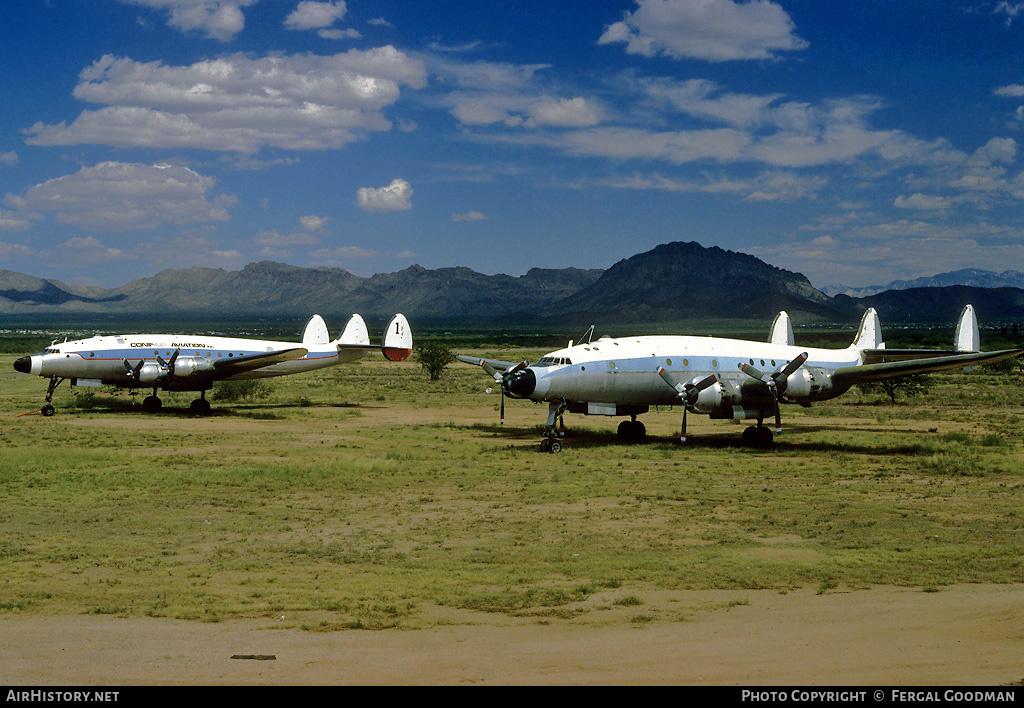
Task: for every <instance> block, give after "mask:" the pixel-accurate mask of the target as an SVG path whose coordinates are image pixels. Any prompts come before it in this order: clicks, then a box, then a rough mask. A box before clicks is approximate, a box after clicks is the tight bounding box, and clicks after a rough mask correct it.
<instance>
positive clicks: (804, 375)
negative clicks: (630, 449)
mask: <svg viewBox="0 0 1024 708" xmlns="http://www.w3.org/2000/svg"><path fill="white" fill-rule="evenodd" d="M954 345H955V350H953V351H936V350H920V349H886V348H885V344H884V342H883V341H882V332H881V326H880V325H879V320H878V314H877V313H876V312H875V310H874V309H869V310H868V311H867V312H866V313H864V317H863V319H862V320H861V323H860V329H859V331H858V332H857V336H856V338H855V339H854V341H853V344H851V345H850V346H849V347H847V348H845V349H804V348H800V347H797V346H795V345H794V343H793V328H792V324H791V323H790V319H789V315H787V314H786V313H785V312H780V313H779V315H778V316H777V317H776V318H775V322H774V323H773V325H772V331H771V335H770V336H769V338H768V341H767V342H754V341H748V340H739V339H722V338H716V337H694V336H643V337H619V338H615V339H612V338H610V337H601V338H600V339H598V340H597V341H596V342H595V341H589V340H588V341H586V342H580V343H578V344H575V345H574V344H573V343H572V342H571V341H570V342H569V346H568V347H566V348H565V349H559V350H558V351H553V352H551V353H550V354H547V355H545V356H543V357H541V358H540V359H539V360H538V361H537V362H536V363H535V364H533V365H530V364H529V362H525V361H524V362H521V363H518V364H516V363H514V362H506V361H492V360H487V359H481V358H479V357H470V356H461V355H460V356H459V357H458V358H459V360H460V361H463V362H466V363H469V364H475V365H478V366H481V367H483V368H484V370H485V371H487V373H488V374H490V375H491V377H493V378H494V380H495V382H497V383H498V384H499V385H500V387H501V393H502V410H503V412H502V417H503V418H504V397H505V396H506V395H507V396H510V397H512V398H521V399H529V400H532V401H535V402H542V401H543V402H547V403H548V420H547V430H546V431H545V433H544V440H543V442H542V443H541V449H542V450H544V451H547V452H558V451H559V450H561V448H562V444H561V442H559V440H558V438H559V437H561V436H562V435H564V427H565V426H564V422H563V420H562V416H563V414H564V413H566V412H569V413H583V414H586V415H607V416H627V415H628V416H630V420H628V421H622V423H621V424H620V425H619V429H618V433H619V436H620V437H622V438H625V439H639V438H643V437H644V436H645V434H646V430H645V428H644V425H643V423H641V422H639V421H637V419H636V417H637V416H638V415H640V414H642V413H646V412H647V411H648V410H649V408H650V407H651V406H670V405H681V406H682V407H683V423H682V429H681V432H680V440H681V441H682V442H686V413H687V411H692V412H694V413H703V414H706V415H708V416H710V417H711V418H714V419H733V420H757V425H756V426H750V427H748V428H747V429H746V430H744V433H743V441H744V442H745V443H746V444H750V445H756V446H768V445H770V444H771V443H772V440H773V436H772V431H771V429H770V428H768V427H766V426H765V425H764V424H763V421H764V419H765V418H768V417H770V416H773V415H774V416H775V432H776V434H778V433H781V432H782V423H781V414H780V409H779V408H780V407H779V404H780V403H797V404H800V405H803V406H809V405H810V404H811V403H812V402H813V401H822V400H826V399H829V398H835V397H836V396H839V395H841V394H843V393H845V392H846V391H847V390H849V388H850V387H851V386H853V385H854V384H858V383H865V382H870V381H879V380H881V379H886V378H893V377H899V376H909V375H913V374H923V373H929V372H934V371H943V370H948V369H962V368H970V367H974V366H977V365H980V364H988V363H992V362H996V361H1000V360H1002V359H1008V358H1010V357H1015V356H1020V355H1021V354H1024V349H1007V350H1002V351H995V352H981V351H980V349H981V347H980V336H979V331H978V320H977V317H976V315H975V312H974V308H973V307H971V306H970V305H968V306H967V307H965V308H964V310H963V312H962V313H961V315H960V321H959V323H958V325H957V328H956V334H955V335H954Z"/></svg>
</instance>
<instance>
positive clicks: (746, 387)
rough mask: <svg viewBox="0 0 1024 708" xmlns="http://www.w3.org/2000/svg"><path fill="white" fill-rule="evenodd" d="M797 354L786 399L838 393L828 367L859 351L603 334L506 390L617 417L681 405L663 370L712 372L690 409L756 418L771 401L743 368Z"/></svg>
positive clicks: (681, 374)
mask: <svg viewBox="0 0 1024 708" xmlns="http://www.w3.org/2000/svg"><path fill="white" fill-rule="evenodd" d="M739 353H742V354H743V355H744V356H738V354H739ZM803 354H806V355H807V360H806V362H805V363H804V365H803V366H802V367H801V368H800V369H799V370H798V371H797V372H795V373H794V374H792V375H791V376H790V378H789V381H788V386H787V394H786V396H787V400H788V401H792V402H810V401H817V400H824V399H827V398H832V397H834V396H838V395H840V394H841V393H843V391H844V390H845V388H844V389H843V390H837V389H835V388H834V387H833V386H832V385H831V381H830V379H829V372H831V371H833V370H835V369H836V368H839V367H844V366H856V365H858V364H860V363H861V358H860V353H859V352H858V351H857V350H854V349H839V350H832V349H808V348H805V347H796V346H789V345H780V344H771V343H767V342H765V343H760V342H751V341H741V340H735V339H725V338H717V337H694V336H642V337H622V338H616V339H611V338H607V337H605V338H602V339H600V340H597V341H595V342H589V343H586V344H577V345H575V346H570V347H566V348H564V349H559V350H557V351H553V352H551V353H550V354H548V355H546V356H544V357H542V358H541V359H540V360H539V361H537V362H536V363H534V364H533V365H532V366H529V367H526V368H524V369H521V370H520V371H517V372H513V373H512V374H511V375H510V377H509V381H508V382H507V385H506V392H507V393H508V395H510V396H512V397H515V398H528V399H530V400H534V401H547V402H552V401H558V400H561V399H564V400H565V401H569V402H575V401H585V402H587V403H588V404H591V407H592V410H590V411H583V412H591V413H598V412H602V411H600V410H599V408H600V404H607V405H609V406H617V407H618V408H619V412H617V413H616V412H613V411H612V410H611V409H607V413H606V414H608V415H622V414H624V413H623V412H628V409H629V408H630V407H646V406H651V405H673V404H676V405H678V404H679V403H680V399H679V395H678V393H677V391H676V390H675V389H674V388H672V387H671V386H668V385H666V382H665V380H664V379H663V378H662V376H661V375H659V369H661V368H664V369H665V370H666V371H667V372H669V374H671V375H672V376H673V377H675V378H677V379H678V380H680V381H681V382H692V383H696V382H698V381H700V380H702V379H704V378H705V377H707V376H708V375H710V374H715V375H716V376H717V377H718V381H717V383H715V384H714V385H713V386H710V387H709V388H707V389H706V390H703V391H702V392H701V393H700V396H699V397H698V398H697V400H696V401H694V403H693V407H694V409H696V410H698V411H700V412H703V413H710V414H712V415H713V416H714V417H729V418H732V417H741V416H739V415H738V414H739V413H741V412H742V411H739V410H734V408H735V407H737V406H738V407H740V408H745V409H747V410H746V413H748V414H749V415H744V416H742V417H758V415H763V414H764V410H765V409H767V408H773V407H774V403H773V401H772V398H771V396H770V392H769V391H768V390H767V389H766V388H765V387H764V386H763V385H762V384H761V383H760V382H759V381H757V380H755V379H753V378H751V377H750V376H749V375H748V374H745V373H744V372H743V371H742V370H741V368H740V367H741V365H744V364H746V365H749V366H753V367H755V368H756V369H759V370H761V371H764V372H768V373H772V372H775V371H779V370H781V369H782V368H783V367H784V366H785V365H786V364H787V363H789V362H790V361H792V360H793V359H795V358H797V357H798V356H801V355H803ZM593 404H598V405H597V406H596V407H595V406H594V405H593ZM715 414H718V415H715Z"/></svg>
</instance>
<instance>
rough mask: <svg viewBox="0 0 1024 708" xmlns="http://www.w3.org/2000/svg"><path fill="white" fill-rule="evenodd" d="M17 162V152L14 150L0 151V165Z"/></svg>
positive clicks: (9, 164) (15, 163)
mask: <svg viewBox="0 0 1024 708" xmlns="http://www.w3.org/2000/svg"><path fill="white" fill-rule="evenodd" d="M17 164H18V153H16V152H14V151H13V150H12V151H11V152H0V165H7V166H11V165H17Z"/></svg>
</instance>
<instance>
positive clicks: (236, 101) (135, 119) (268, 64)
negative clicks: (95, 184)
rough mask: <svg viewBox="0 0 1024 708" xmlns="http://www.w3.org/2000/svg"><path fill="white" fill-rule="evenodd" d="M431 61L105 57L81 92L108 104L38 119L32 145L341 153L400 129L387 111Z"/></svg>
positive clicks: (379, 52) (386, 56)
mask: <svg viewBox="0 0 1024 708" xmlns="http://www.w3.org/2000/svg"><path fill="white" fill-rule="evenodd" d="M425 82H426V72H425V70H424V67H423V63H422V62H421V61H419V60H416V59H411V58H409V57H408V56H406V55H405V54H403V53H402V52H400V51H398V50H397V49H395V48H394V47H390V46H386V47H379V48H376V49H370V50H365V51H363V50H356V49H353V50H350V51H348V52H344V53H340V54H335V55H333V56H317V55H311V54H305V55H292V56H278V55H275V56H267V57H262V58H252V57H250V56H248V55H244V54H234V55H230V56H225V57H221V58H218V59H212V60H206V61H200V62H196V63H195V64H191V65H189V66H166V65H164V64H163V63H162V62H160V61H154V62H137V61H134V60H132V59H127V58H119V57H114V56H111V55H107V56H104V57H103V58H101V59H99V60H98V61H96V62H95V63H94V64H93V65H92V66H90V67H88V68H86V69H85V70H84V71H83V72H82V73H81V76H80V81H79V83H78V85H77V86H76V87H75V90H74V96H75V98H77V99H79V100H81V101H87V102H89V103H96V104H102V105H105V106H106V107H104V108H101V109H99V110H87V111H85V112H83V113H82V114H81V115H80V116H79V117H78V118H77V119H76V120H75V121H74V122H73V123H71V124H70V125H68V124H66V123H64V122H61V123H59V124H57V125H44V124H42V123H36V124H35V125H33V126H32V127H31V128H29V129H27V130H26V131H24V132H25V134H26V142H27V143H29V144H31V145H80V144H101V145H111V146H116V147H162V148H167V147H171V148H184V147H192V148H205V149H210V150H219V151H227V152H241V153H252V152H256V151H257V150H259V149H260V148H261V147H264V146H273V147H280V148H286V149H292V150H316V149H328V148H340V147H342V146H344V145H346V144H347V143H349V142H351V141H353V140H356V139H357V138H358V137H359V136H360V135H362V134H365V133H366V132H368V131H384V130H389V129H390V127H391V123H390V121H388V120H387V119H386V118H385V117H384V116H383V114H382V112H381V111H382V110H383V109H384V108H385V107H387V106H389V105H391V104H393V103H395V102H396V101H397V100H398V98H399V95H400V87H401V86H403V85H405V86H411V87H415V88H419V87H422V86H423V85H424V84H425Z"/></svg>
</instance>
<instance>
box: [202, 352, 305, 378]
mask: <svg viewBox="0 0 1024 708" xmlns="http://www.w3.org/2000/svg"><path fill="white" fill-rule="evenodd" d="M307 354H309V350H308V349H305V348H303V347H295V348H293V349H282V350H280V351H276V352H265V353H260V354H250V355H249V356H238V357H233V358H231V359H219V360H217V361H215V362H213V368H214V370H215V371H216V372H217V373H218V374H220V375H222V376H234V375H235V374H244V373H245V372H246V371H255V370H256V369H262V368H263V367H265V366H273V365H274V364H281V363H284V362H286V361H291V360H292V359H301V358H302V357H304V356H306V355H307Z"/></svg>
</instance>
